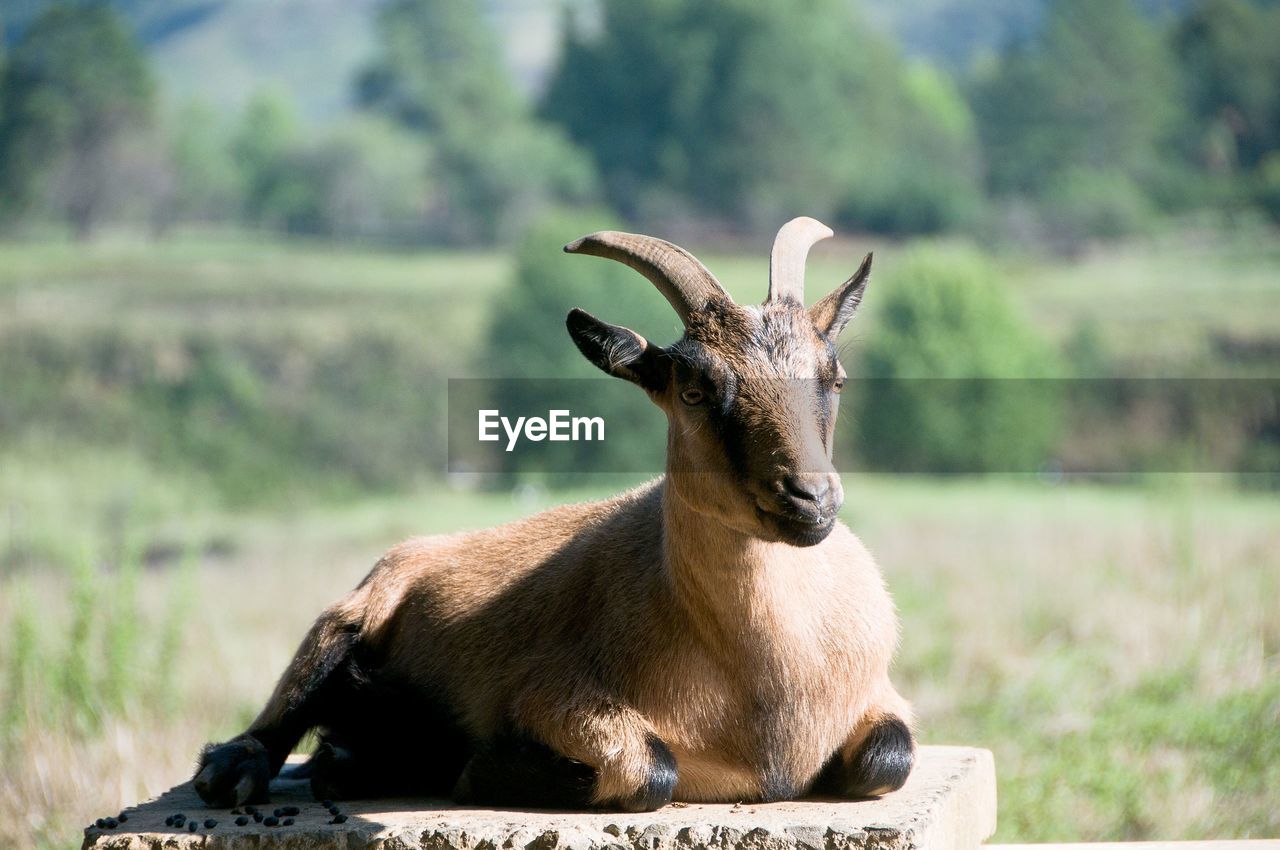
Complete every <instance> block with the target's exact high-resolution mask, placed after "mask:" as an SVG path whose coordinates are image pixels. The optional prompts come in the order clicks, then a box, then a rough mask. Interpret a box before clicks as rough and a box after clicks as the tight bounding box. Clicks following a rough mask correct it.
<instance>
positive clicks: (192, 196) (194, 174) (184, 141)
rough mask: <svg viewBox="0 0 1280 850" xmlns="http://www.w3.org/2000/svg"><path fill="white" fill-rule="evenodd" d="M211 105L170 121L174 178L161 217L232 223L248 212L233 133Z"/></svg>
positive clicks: (190, 107)
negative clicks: (229, 131) (233, 150)
mask: <svg viewBox="0 0 1280 850" xmlns="http://www.w3.org/2000/svg"><path fill="white" fill-rule="evenodd" d="M220 119H221V116H219V115H218V114H217V112H215V111H214V110H213V109H212V108H211V107H209V106H207V105H205V104H203V103H198V102H192V103H188V104H186V105H184V106H183V107H182V108H181V109H179V110H178V111H177V112H176V113H175V114H174V115H173V116H172V117H171V118H170V120H169V121H168V122H167V123H168V125H169V126H168V133H167V135H168V139H169V164H170V167H171V168H172V172H173V179H172V183H171V187H170V191H169V193H168V196H167V197H166V199H165V203H164V204H163V205H162V209H161V210H160V215H161V216H163V219H164V222H163V223H164V224H165V225H166V226H167V225H169V224H173V223H176V222H183V221H202V222H210V221H231V220H236V219H238V218H239V216H240V214H241V212H242V209H241V208H242V206H243V195H244V180H243V176H244V175H243V174H242V172H241V169H240V166H239V165H238V164H237V162H236V160H235V158H234V157H233V156H232V151H231V140H230V134H229V133H228V132H227V130H226V128H225V127H224V126H223V121H222V120H220Z"/></svg>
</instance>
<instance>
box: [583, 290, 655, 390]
mask: <svg viewBox="0 0 1280 850" xmlns="http://www.w3.org/2000/svg"><path fill="white" fill-rule="evenodd" d="M565 325H566V326H567V327H568V328H569V336H571V337H573V343H574V345H576V346H578V350H579V351H581V352H582V355H583V356H584V357H586V358H587V359H588V360H590V361H591V362H592V363H594V364H595V365H596V366H597V368H599V369H601V370H602V371H604V372H608V373H609V374H610V375H614V376H616V377H619V378H625V379H626V380H628V381H631V382H632V383H633V384H639V385H640V386H641V387H643V388H644V389H646V390H648V391H649V392H651V393H657V392H661V391H662V390H663V389H665V388H666V385H667V377H668V374H669V370H668V369H666V363H665V358H664V357H663V356H662V349H661V348H659V347H658V346H656V345H653V344H652V343H650V342H649V340H647V339H645V338H644V337H642V336H640V334H638V333H636V332H635V331H633V330H631V329H630V328H624V327H621V326H619V325H611V324H609V323H608V322H602V321H600V320H599V319H597V318H596V317H595V316H593V315H591V314H590V313H588V312H587V311H585V310H578V309H574V310H570V311H569V317H568V318H567V319H565Z"/></svg>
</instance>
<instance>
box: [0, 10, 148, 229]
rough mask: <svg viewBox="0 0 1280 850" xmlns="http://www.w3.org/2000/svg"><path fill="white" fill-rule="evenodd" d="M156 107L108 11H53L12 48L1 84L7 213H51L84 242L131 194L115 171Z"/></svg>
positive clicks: (137, 56) (122, 173) (138, 59)
mask: <svg viewBox="0 0 1280 850" xmlns="http://www.w3.org/2000/svg"><path fill="white" fill-rule="evenodd" d="M154 101H155V86H154V84H153V81H152V78H151V74H150V71H149V69H148V67H147V64H146V60H145V59H144V57H143V55H142V53H141V51H140V50H139V48H138V46H137V44H136V43H135V42H134V41H133V39H132V38H131V37H130V36H129V34H128V33H127V32H126V31H125V30H124V28H123V27H122V26H121V24H120V21H119V20H118V19H117V17H116V15H115V13H114V12H112V10H111V8H110V7H109V6H107V5H106V4H105V3H89V4H68V3H59V4H57V5H54V6H52V7H50V8H49V9H48V10H47V11H45V12H44V13H43V14H41V15H40V16H39V17H38V18H36V19H35V20H34V21H33V22H32V23H31V25H30V27H29V28H28V29H27V30H26V31H25V32H24V33H23V35H22V37H21V39H20V40H19V41H18V43H17V44H16V45H15V46H14V48H13V51H12V53H11V55H10V57H9V61H8V64H7V68H6V70H5V74H4V80H3V86H0V198H3V206H4V212H5V213H6V214H7V215H8V216H11V217H12V216H17V215H21V214H24V213H28V212H30V211H32V210H33V209H34V210H39V209H41V208H42V207H44V208H48V207H53V208H54V211H56V212H57V213H59V214H61V215H64V216H65V217H66V218H67V219H68V220H69V221H70V222H71V224H72V226H73V227H74V229H75V232H76V233H77V234H78V235H79V236H81V237H86V236H88V235H89V234H90V232H91V231H92V229H93V227H94V225H95V224H97V223H98V221H99V219H100V217H101V216H102V214H103V213H104V211H105V210H107V209H108V208H109V207H110V205H111V204H112V203H113V201H114V200H115V197H116V196H117V195H118V194H119V193H120V192H121V191H122V190H127V189H128V188H129V183H130V182H131V181H130V179H129V176H128V175H127V174H126V171H127V169H122V168H121V167H120V164H121V162H122V161H127V160H128V151H127V150H126V147H127V144H128V142H129V140H130V138H131V137H132V138H135V139H136V138H137V137H138V134H139V133H142V132H144V131H145V129H146V128H147V126H148V125H149V124H150V122H151V120H152V114H153V109H154Z"/></svg>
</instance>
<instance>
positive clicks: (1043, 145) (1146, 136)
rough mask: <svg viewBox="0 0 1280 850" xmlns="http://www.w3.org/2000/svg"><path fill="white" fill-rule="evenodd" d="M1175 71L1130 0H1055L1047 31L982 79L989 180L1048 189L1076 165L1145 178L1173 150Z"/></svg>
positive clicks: (1008, 186) (1032, 190)
mask: <svg viewBox="0 0 1280 850" xmlns="http://www.w3.org/2000/svg"><path fill="white" fill-rule="evenodd" d="M1175 82H1176V71H1175V68H1174V65H1173V60H1172V56H1171V54H1170V52H1169V50H1168V48H1167V47H1166V45H1165V44H1164V42H1163V40H1162V39H1161V37H1160V34H1159V32H1158V31H1157V30H1156V29H1155V28H1154V27H1153V26H1152V25H1151V24H1150V23H1148V22H1147V21H1146V20H1144V19H1143V18H1142V16H1141V15H1140V14H1139V13H1138V12H1137V11H1136V10H1135V8H1134V7H1133V4H1132V2H1131V0H1119V2H1117V0H1055V2H1054V3H1053V4H1052V6H1051V7H1050V9H1049V14H1048V18H1047V20H1046V22H1045V25H1044V29H1043V31H1042V32H1041V33H1040V35H1039V37H1038V38H1036V39H1034V40H1032V41H1031V42H1028V43H1026V44H1023V45H1019V46H1017V47H1015V48H1013V49H1011V50H1010V51H1009V52H1008V53H1007V54H1006V55H1005V56H1004V57H1002V58H1001V60H1000V61H999V63H998V64H997V65H996V67H995V69H994V70H993V71H992V72H991V73H989V74H988V75H987V76H986V77H985V78H984V79H982V80H981V81H980V82H979V83H978V85H977V86H976V89H975V92H974V97H973V104H974V110H975V112H976V113H977V115H978V120H979V128H980V133H981V137H982V143H983V149H984V151H985V152H986V155H987V164H988V168H989V178H990V183H991V187H992V188H993V189H994V190H995V191H997V192H1002V193H1012V194H1029V195H1043V194H1045V193H1046V192H1048V191H1050V190H1051V189H1052V187H1054V185H1055V184H1056V183H1058V182H1060V177H1061V175H1063V174H1064V173H1066V172H1068V171H1076V172H1077V173H1079V170H1081V169H1088V170H1092V171H1095V172H1101V173H1107V172H1114V173H1120V174H1125V175H1128V176H1129V177H1130V178H1132V179H1136V180H1138V181H1139V182H1142V181H1143V180H1144V179H1145V178H1149V177H1150V176H1151V174H1152V172H1153V171H1154V170H1155V169H1156V167H1157V165H1158V164H1159V163H1160V162H1161V161H1162V160H1163V159H1164V158H1165V148H1164V145H1165V143H1166V142H1167V141H1168V140H1169V138H1170V132H1171V130H1172V129H1173V127H1174V125H1175V122H1176V117H1177V114H1178V113H1177V109H1178V107H1177V100H1176V93H1175Z"/></svg>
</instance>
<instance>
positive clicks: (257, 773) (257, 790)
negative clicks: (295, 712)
mask: <svg viewBox="0 0 1280 850" xmlns="http://www.w3.org/2000/svg"><path fill="white" fill-rule="evenodd" d="M270 782H271V764H270V762H269V760H268V758H267V748H266V747H264V746H263V745H262V743H261V742H260V741H259V740H258V739H257V738H254V737H252V736H250V735H241V736H240V737H238V738H233V739H231V740H230V741H227V742H226V743H225V744H209V745H207V746H206V747H205V748H204V751H203V752H201V753H200V766H199V767H197V768H196V775H195V778H194V779H193V780H192V784H193V785H194V786H195V789H196V793H197V794H199V795H200V799H201V800H204V802H205V805H208V806H212V807H214V808H220V809H229V808H233V807H235V806H243V805H244V804H245V803H265V802H267V800H268V796H267V786H268V784H269V783H270Z"/></svg>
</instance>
